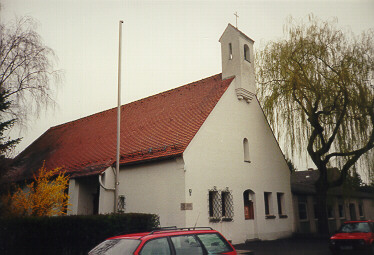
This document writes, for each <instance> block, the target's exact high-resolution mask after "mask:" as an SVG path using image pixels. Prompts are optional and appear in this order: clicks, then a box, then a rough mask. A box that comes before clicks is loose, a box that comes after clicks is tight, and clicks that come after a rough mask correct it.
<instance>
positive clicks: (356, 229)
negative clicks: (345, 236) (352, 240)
mask: <svg viewBox="0 0 374 255" xmlns="http://www.w3.org/2000/svg"><path fill="white" fill-rule="evenodd" d="M339 232H341V233H361V232H363V233H369V232H371V230H370V226H369V224H368V223H367V222H353V223H346V224H344V225H342V227H341V228H340V231H339Z"/></svg>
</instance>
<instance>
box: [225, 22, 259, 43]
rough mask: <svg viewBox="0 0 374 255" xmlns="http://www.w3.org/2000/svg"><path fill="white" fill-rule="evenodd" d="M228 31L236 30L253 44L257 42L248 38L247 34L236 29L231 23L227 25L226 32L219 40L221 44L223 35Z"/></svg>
mask: <svg viewBox="0 0 374 255" xmlns="http://www.w3.org/2000/svg"><path fill="white" fill-rule="evenodd" d="M228 29H234V30H235V31H237V32H238V33H239V34H240V35H241V36H243V37H244V38H246V39H247V40H250V41H252V42H253V43H254V42H255V41H254V40H253V39H251V38H250V37H248V36H247V35H246V34H244V33H243V32H242V31H240V30H239V29H237V28H236V27H234V26H233V25H231V24H230V23H229V24H228V25H227V27H226V29H225V31H223V33H222V35H221V37H220V38H219V40H218V41H219V42H221V39H222V37H223V35H224V34H225V33H226V31H227V30H228Z"/></svg>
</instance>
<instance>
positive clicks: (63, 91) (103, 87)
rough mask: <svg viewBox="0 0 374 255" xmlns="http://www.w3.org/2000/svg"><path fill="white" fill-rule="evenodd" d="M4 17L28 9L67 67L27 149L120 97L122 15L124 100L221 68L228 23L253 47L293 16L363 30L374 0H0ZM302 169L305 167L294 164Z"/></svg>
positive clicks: (372, 24) (27, 137)
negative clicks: (50, 132)
mask: <svg viewBox="0 0 374 255" xmlns="http://www.w3.org/2000/svg"><path fill="white" fill-rule="evenodd" d="M0 1H1V5H2V8H1V13H0V19H1V21H2V22H5V23H6V22H7V21H8V20H10V19H13V18H14V17H16V16H17V17H20V16H23V15H29V16H32V17H33V18H35V19H37V20H38V22H39V27H38V32H39V33H40V35H41V36H42V38H43V40H44V42H45V44H46V45H48V46H49V47H51V48H52V49H54V51H55V53H56V55H57V56H58V58H59V61H58V66H57V68H58V69H62V70H63V71H64V73H65V75H64V80H63V82H62V83H61V84H60V85H61V86H59V88H58V89H57V90H56V92H57V93H56V101H57V103H58V107H57V108H56V109H55V110H54V111H52V110H51V111H48V112H46V113H45V114H41V116H40V117H39V118H38V119H35V120H34V121H33V122H31V123H30V126H29V128H28V130H22V131H21V133H20V134H19V133H14V134H13V136H16V135H20V136H22V137H24V138H23V140H22V142H21V143H20V144H19V145H18V147H17V149H16V153H18V152H20V151H22V150H23V149H24V148H26V147H27V146H28V145H29V144H30V143H31V142H33V141H34V140H35V139H37V138H38V137H39V136H40V135H42V134H43V133H44V132H45V131H46V130H47V129H48V128H50V127H52V126H55V125H59V124H63V123H65V122H68V121H72V120H75V119H78V118H81V117H85V116H87V115H90V114H94V113H96V112H100V111H103V110H107V109H109V108H112V107H115V106H116V104H117V63H118V55H117V54H118V22H119V20H124V22H125V23H124V25H123V30H122V31H123V58H122V66H123V73H122V81H123V82H122V95H121V98H122V104H125V103H128V102H132V101H134V100H138V99H141V98H144V97H147V96H150V95H153V94H156V93H158V92H162V91H165V90H169V89H172V88H175V87H178V86H181V85H184V84H187V83H190V82H193V81H196V80H200V79H203V78H206V77H209V76H211V75H214V74H217V73H220V72H221V56H220V54H221V53H220V44H219V42H218V39H219V38H220V36H221V34H222V33H223V31H224V29H225V28H226V26H227V24H228V23H231V24H233V25H235V16H234V15H233V13H235V12H238V14H239V19H238V28H239V29H240V30H241V31H242V32H244V33H245V34H246V35H248V36H249V37H251V38H252V39H253V40H255V42H256V43H255V47H256V46H257V48H258V47H259V46H261V45H263V44H264V43H265V42H267V41H270V40H274V39H277V38H280V37H281V36H282V35H283V24H284V23H285V20H286V18H287V17H288V16H289V15H292V16H293V17H294V18H305V17H306V16H307V15H308V14H309V13H313V14H314V15H315V16H318V17H320V18H322V19H330V18H333V17H337V18H338V22H339V23H338V24H339V26H340V27H342V28H343V29H350V30H352V31H353V32H354V33H355V34H359V33H361V32H362V31H364V30H367V29H369V28H374V15H373V14H374V0H366V1H364V0H351V1H333V0H330V1H297V0H295V1H276V0H273V1H251V0H247V1H236V0H221V1H219V0H218V1H215V0H204V1H200V0H199V1H197V0H188V1H187V0H180V1H178V0H174V1H171V0H169V1H166V0H165V1H157V0H155V1H150V0H149V1H144V0H75V1H74V0H0ZM296 164H297V165H298V166H299V167H298V168H299V169H302V168H304V167H306V165H305V164H303V163H296Z"/></svg>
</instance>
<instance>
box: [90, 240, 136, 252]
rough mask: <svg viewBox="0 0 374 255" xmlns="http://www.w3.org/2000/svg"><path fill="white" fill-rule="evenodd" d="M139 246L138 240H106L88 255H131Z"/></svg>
mask: <svg viewBox="0 0 374 255" xmlns="http://www.w3.org/2000/svg"><path fill="white" fill-rule="evenodd" d="M139 244H140V241H139V240H133V239H112V240H106V241H104V242H102V243H100V244H99V245H98V246H96V247H95V248H93V249H92V250H91V251H90V252H89V253H88V255H132V254H133V253H134V251H135V249H136V247H138V245H139Z"/></svg>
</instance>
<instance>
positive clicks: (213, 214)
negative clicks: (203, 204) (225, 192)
mask: <svg viewBox="0 0 374 255" xmlns="http://www.w3.org/2000/svg"><path fill="white" fill-rule="evenodd" d="M221 210H222V209H221V198H220V196H219V193H218V191H217V190H210V191H209V217H210V218H212V219H216V220H217V219H219V218H220V217H221V213H220V212H221Z"/></svg>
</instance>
